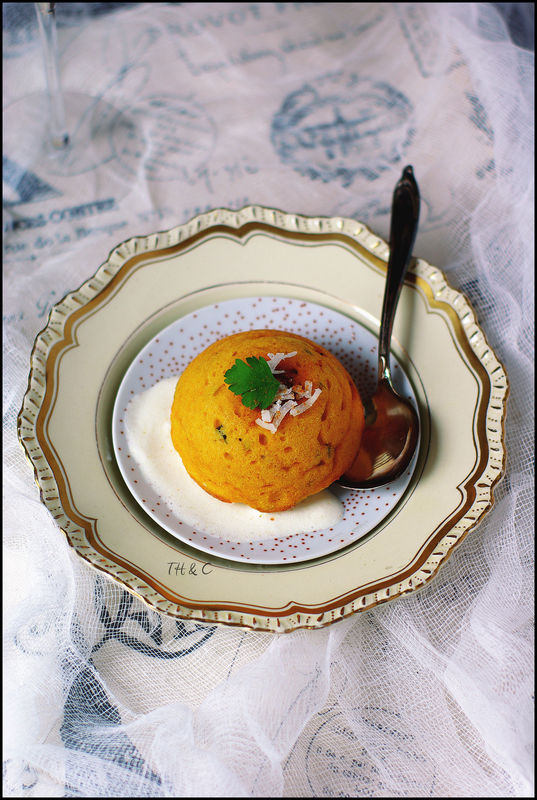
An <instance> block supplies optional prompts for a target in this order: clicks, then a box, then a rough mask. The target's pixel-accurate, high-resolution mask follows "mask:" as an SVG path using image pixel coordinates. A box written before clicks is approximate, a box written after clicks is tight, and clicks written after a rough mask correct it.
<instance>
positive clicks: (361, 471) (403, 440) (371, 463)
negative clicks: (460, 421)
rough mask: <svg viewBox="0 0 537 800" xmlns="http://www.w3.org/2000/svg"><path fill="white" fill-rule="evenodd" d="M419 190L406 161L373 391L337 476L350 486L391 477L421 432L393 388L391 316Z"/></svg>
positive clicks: (411, 236) (396, 203) (399, 186)
mask: <svg viewBox="0 0 537 800" xmlns="http://www.w3.org/2000/svg"><path fill="white" fill-rule="evenodd" d="M419 207H420V196H419V190H418V185H417V183H416V180H415V178H414V172H413V170H412V167H411V166H408V167H405V169H404V170H403V174H402V176H401V178H400V180H399V181H398V183H397V185H396V187H395V190H394V194H393V203H392V217H391V229H390V255H389V259H388V269H387V275H386V288H385V291H384V300H383V305H382V315H381V323H380V333H379V369H378V381H377V386H376V389H375V392H374V394H373V395H372V396H371V397H369V398H366V399H365V401H364V414H365V427H364V432H363V434H362V441H361V443H360V450H359V451H358V454H357V456H356V458H355V460H354V463H353V464H352V465H351V467H350V468H349V469H348V470H347V472H346V473H345V474H344V475H343V476H342V477H341V478H340V479H339V480H338V481H337V483H338V484H339V485H340V486H343V487H344V488H346V489H370V488H373V487H375V486H383V485H385V484H387V483H391V482H392V481H393V480H395V479H396V478H397V477H399V476H400V475H401V474H402V473H403V472H404V471H405V469H406V468H407V466H408V464H409V463H410V461H411V459H412V456H413V455H414V451H415V449H416V444H417V442H418V434H419V419H418V415H417V413H416V411H415V409H414V407H413V406H412V405H411V403H409V402H408V401H407V400H405V399H404V398H402V397H401V396H400V395H399V394H397V392H396V391H395V389H394V387H393V383H392V378H391V371H390V342H391V336H392V328H393V320H394V317H395V311H396V308H397V303H398V301H399V295H400V293H401V287H402V285H403V281H404V279H405V275H406V272H407V269H408V265H409V262H410V258H411V255H412V248H413V246H414V241H415V239H416V232H417V229H418V219H419Z"/></svg>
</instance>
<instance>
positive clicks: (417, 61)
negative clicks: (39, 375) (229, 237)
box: [3, 3, 534, 797]
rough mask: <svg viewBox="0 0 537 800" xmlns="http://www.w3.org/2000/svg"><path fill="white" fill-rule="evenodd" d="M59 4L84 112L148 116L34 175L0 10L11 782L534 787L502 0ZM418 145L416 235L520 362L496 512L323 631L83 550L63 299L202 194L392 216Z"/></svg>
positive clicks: (235, 204) (514, 178)
mask: <svg viewBox="0 0 537 800" xmlns="http://www.w3.org/2000/svg"><path fill="white" fill-rule="evenodd" d="M528 5H531V4H528ZM106 6H108V8H105V7H106ZM58 9H59V10H58V19H59V49H60V70H61V76H62V81H63V89H64V91H65V93H66V101H67V107H68V109H67V110H68V113H72V112H73V111H76V113H77V114H78V121H79V123H80V125H79V128H78V133H77V135H79V136H83V135H84V126H86V127H87V126H88V119H89V117H88V114H86V115H85V116H84V111H87V110H88V108H89V107H90V105H91V102H92V101H91V97H93V98H94V106H93V108H94V110H95V109H96V113H98V115H101V116H100V119H101V121H102V119H103V115H104V116H106V113H107V109H108V110H110V108H112V109H119V110H121V111H123V113H124V114H125V117H126V119H127V120H130V123H129V122H127V124H126V125H125V126H124V127H122V126H116V128H115V129H114V131H115V132H114V135H113V136H112V137H111V138H110V139H109V140H108V141H104V142H103V143H102V149H101V150H100V151H99V152H98V156H99V157H98V159H97V160H95V159H94V160H93V161H92V160H91V158H90V156H89V151H85V150H84V149H82V151H81V152H79V153H78V154H77V155H76V158H74V159H73V161H72V162H71V163H70V164H69V167H68V169H67V170H66V174H64V175H56V176H55V177H53V178H50V176H48V175H47V174H45V172H39V170H38V169H37V168H36V167H35V162H34V158H35V152H36V146H37V145H36V141H38V140H39V135H40V133H39V131H40V128H39V126H40V124H41V123H42V121H43V116H42V112H41V111H40V110H39V109H41V106H40V105H39V98H41V99H42V98H43V94H44V73H43V64H42V56H41V52H40V46H39V41H38V38H37V27H36V21H35V10H34V9H33V4H31V3H7V4H4V6H3V10H4V56H3V67H4V101H3V102H4V139H5V150H4V182H3V189H4V216H3V227H4V244H5V250H4V422H3V431H4V487H5V488H4V531H5V533H4V565H5V566H4V583H5V593H4V600H5V617H4V623H5V625H4V667H5V669H4V676H5V677H4V681H5V684H4V687H5V691H4V708H5V712H4V733H5V736H4V794H5V796H12V797H49V796H50V797H61V796H89V797H96V796H107V797H123V796H130V797H167V796H169V797H173V796H175V797H190V796H192V797H209V796H212V797H228V796H229V797H249V796H252V797H278V796H285V797H332V796H352V797H362V796H363V797H423V796H432V797H504V796H513V797H526V796H527V797H529V796H532V795H533V788H534V787H533V638H532V630H533V629H532V619H533V617H532V614H533V575H534V572H533V533H532V528H533V524H532V523H533V519H534V507H533V488H534V481H533V475H534V473H533V369H534V368H533V364H534V361H533V357H534V356H533V354H534V341H533V331H534V303H533V296H534V286H533V238H534V236H533V233H534V231H533V222H534V217H533V200H534V179H533V175H534V163H533V89H534V83H533V81H534V57H533V53H532V52H530V51H529V50H525V49H522V48H521V47H518V46H516V45H515V44H514V43H513V41H512V40H511V39H510V37H509V34H508V32H507V30H506V27H505V25H504V23H503V22H502V19H501V17H500V16H499V14H498V12H497V11H496V10H495V9H494V8H493V7H492V6H491V5H489V4H486V3H460V4H451V3H437V4H420V3H417V4H414V3H401V4H388V3H372V4H368V3H262V4H257V3H154V4H153V3H139V4H138V3H111V4H101V3H80V4H77V3H73V4H71V3H65V4H64V3H60V4H58ZM75 93H77V94H76V95H75ZM88 95H89V96H90V97H89V98H88ZM27 96H31V97H32V98H33V101H32V102H31V103H30V106H31V107H32V108H33V114H34V116H31V113H30V116H28V113H29V111H28V106H27V105H25V103H24V101H23V100H24V98H25V97H27ZM97 98H98V101H97ZM97 103H98V104H99V105H97ZM300 114H302V115H303V116H300ZM308 114H309V115H311V128H308V126H307V125H303V126H302V128H301V124H302V123H300V120H302V119H303V117H304V118H305V117H306V116H307V115H308ZM338 115H339V117H338ZM349 120H351V121H350V122H349ZM327 122H329V123H330V124H331V129H330V130H331V131H332V133H333V136H332V137H329V136H326V135H323V134H322V131H323V124H324V123H327ZM308 137H309V138H308ZM75 143H76V137H75ZM407 163H409V164H412V165H413V166H414V170H415V174H416V177H417V180H418V183H419V186H420V190H421V194H422V213H421V222H420V232H419V235H418V238H417V242H416V245H415V250H414V252H415V253H416V255H418V256H421V257H422V258H425V259H426V260H428V261H430V262H431V263H432V264H434V265H435V266H438V267H439V268H441V269H442V270H444V271H445V272H446V273H447V276H448V280H449V281H450V282H451V283H452V284H453V285H454V286H455V287H456V288H457V289H460V290H461V291H463V292H465V293H466V295H467V296H468V297H469V298H470V300H471V301H472V302H473V304H474V306H475V309H476V312H477V316H478V319H479V321H480V323H481V325H482V326H483V328H484V331H485V334H486V336H487V338H488V340H489V342H490V344H491V345H492V347H493V348H494V350H495V352H496V354H497V355H498V357H499V358H500V359H501V361H502V362H503V363H504V364H505V367H506V370H507V373H508V377H509V381H510V386H511V391H510V398H509V403H508V414H507V420H506V442H507V466H506V475H505V477H504V478H503V480H502V481H501V482H500V484H499V485H498V486H497V488H496V490H495V505H494V508H493V509H492V511H491V512H490V513H489V514H488V515H487V517H486V518H485V519H484V520H483V521H482V523H481V524H480V525H479V526H478V527H477V528H476V529H475V530H474V531H473V532H472V533H471V534H470V535H468V537H467V538H466V539H465V540H464V542H463V543H462V544H461V546H460V547H459V548H457V549H456V551H455V552H454V553H453V555H452V556H451V557H450V559H449V560H448V561H447V563H446V564H445V565H444V566H443V568H442V569H441V571H440V573H439V575H438V576H437V577H436V578H435V579H434V580H433V581H432V582H431V584H430V585H428V586H426V587H425V588H423V589H422V590H421V591H419V592H418V593H415V594H412V595H410V596H406V597H404V598H400V599H397V600H395V601H393V602H390V603H388V604H384V605H381V606H379V607H376V608H374V609H373V610H371V611H368V612H366V613H362V614H358V615H355V616H354V617H352V618H350V619H347V620H344V621H341V622H339V623H337V624H336V625H332V626H330V627H328V628H326V629H323V630H319V631H298V632H295V633H293V634H289V635H280V636H278V635H270V634H265V633H261V632H254V631H247V630H238V629H233V628H226V627H225V626H214V625H203V624H196V623H192V622H184V623H183V622H180V621H179V622H175V621H173V620H171V619H169V618H167V617H164V616H161V615H159V614H158V613H156V612H155V613H153V612H149V611H147V608H146V606H145V605H143V604H142V603H141V602H140V601H139V600H138V599H136V598H134V597H133V596H131V595H129V594H127V593H126V592H124V591H123V590H122V589H121V588H120V587H119V586H118V585H117V584H116V583H114V581H112V580H111V579H108V578H107V577H106V576H104V575H99V574H97V573H96V571H94V570H93V569H92V568H90V567H89V566H87V565H86V564H85V563H84V562H83V561H82V560H81V559H80V558H79V557H77V556H76V555H75V554H74V553H73V552H72V551H71V549H70V548H69V546H68V545H67V543H66V540H65V538H64V536H63V534H62V533H61V532H60V530H59V529H58V528H57V527H56V525H55V524H54V522H53V520H52V519H51V517H50V515H49V513H48V512H47V510H46V509H45V507H44V506H43V505H42V504H41V503H40V500H39V493H38V490H37V488H36V486H35V485H34V483H33V477H32V469H31V467H30V465H29V464H28V463H27V461H26V460H25V457H24V454H23V451H22V448H21V446H20V444H19V443H18V441H17V437H16V417H17V413H18V411H19V409H20V406H21V402H22V398H23V395H24V392H25V390H26V383H27V377H28V372H29V366H30V364H29V354H30V350H31V347H32V343H33V340H34V338H35V336H36V334H37V333H38V332H39V331H40V330H41V329H42V328H43V327H44V325H45V324H46V319H47V314H48V311H49V310H50V307H51V305H52V304H53V303H55V302H57V301H59V300H60V299H61V298H62V297H63V296H64V295H65V294H66V293H67V292H68V291H71V290H72V289H74V288H76V287H77V286H79V285H80V284H81V283H82V282H83V281H85V280H86V279H87V278H88V277H89V276H90V275H92V274H93V273H94V272H95V271H96V269H97V268H98V266H99V265H100V264H101V263H102V262H103V261H104V260H105V259H106V257H107V255H108V253H109V251H110V250H111V249H112V247H114V246H115V245H116V244H118V243H119V242H120V241H123V240H124V239H127V238H129V237H130V236H134V235H143V234H146V233H150V232H152V231H155V230H164V229H166V228H171V227H173V226H174V225H176V224H179V223H182V222H185V221H186V220H188V219H189V218H191V217H192V216H194V215H195V214H197V213H199V212H201V211H204V210H206V209H209V208H211V207H221V206H226V207H231V208H240V207H242V206H243V205H246V204H249V203H256V204H261V205H267V206H270V207H275V208H281V209H285V210H287V211H292V212H296V213H301V214H306V215H323V216H330V215H336V214H337V215H342V216H348V217H354V218H357V219H359V220H361V221H363V222H365V223H366V224H368V225H369V226H370V227H371V228H372V229H373V230H374V231H375V232H376V233H378V234H379V235H381V236H383V237H384V238H388V235H389V211H390V203H391V195H392V191H393V187H394V185H395V183H396V181H397V179H398V178H399V176H400V173H401V170H402V168H403V167H404V166H405V165H406V164H407ZM34 170H35V171H34ZM97 201H98V202H97ZM252 277H255V266H253V267H252Z"/></svg>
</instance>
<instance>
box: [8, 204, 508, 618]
mask: <svg viewBox="0 0 537 800" xmlns="http://www.w3.org/2000/svg"><path fill="white" fill-rule="evenodd" d="M258 233H268V234H270V235H271V236H275V237H279V238H282V239H284V240H287V241H296V242H299V241H303V242H304V241H305V242H307V243H308V244H311V243H312V241H314V242H319V243H323V242H329V243H334V242H337V243H339V244H340V245H342V246H343V247H345V248H347V249H349V250H350V251H352V252H355V253H357V254H358V255H359V256H360V257H361V259H362V261H365V262H366V263H367V264H368V265H369V266H370V267H371V268H372V269H374V270H377V271H379V272H383V271H385V270H386V260H387V254H388V246H387V244H386V243H385V242H384V241H383V240H382V239H380V238H379V237H377V236H376V235H375V234H373V233H372V232H371V231H370V230H369V229H368V228H367V227H366V226H365V225H363V224H362V223H357V222H356V221H354V220H350V219H345V218H320V217H316V218H309V217H303V216H298V215H289V214H285V213H284V212H281V211H278V210H276V209H267V208H263V207H261V206H246V207H245V208H243V209H241V210H240V211H236V212H234V211H229V210H227V209H215V210H214V211H211V212H208V213H206V214H201V215H199V216H198V217H195V218H194V219H192V220H191V221H190V222H188V223H186V224H185V225H181V226H178V227H176V228H172V229H171V230H169V231H163V232H160V233H157V234H153V235H150V236H147V237H141V238H138V237H135V238H133V239H130V240H127V241H126V242H123V243H122V244H121V245H119V246H118V247H116V248H114V250H112V251H111V253H110V255H109V257H108V259H107V261H106V262H105V263H104V264H103V265H102V266H101V267H99V269H98V270H97V272H96V273H95V274H94V275H93V276H92V277H91V278H90V279H89V280H88V281H86V282H85V283H84V284H82V286H80V288H79V289H77V290H76V291H74V292H71V293H69V294H67V295H66V296H65V297H64V298H63V299H62V300H61V301H60V302H59V303H57V304H56V305H55V306H54V307H53V308H52V310H51V312H50V314H49V318H48V322H47V325H46V327H45V328H44V329H43V331H41V333H40V334H38V336H37V337H36V340H35V343H34V347H33V350H32V354H31V369H30V375H29V380H28V389H27V392H26V394H25V397H24V400H23V404H22V407H21V411H20V413H19V417H18V421H17V428H18V435H19V439H20V441H21V443H22V445H23V447H24V449H25V451H26V454H27V456H28V458H29V460H30V462H31V463H32V465H33V469H34V477H35V480H36V483H37V485H38V487H39V490H40V494H41V499H42V502H43V503H44V504H45V505H46V507H47V508H48V509H49V511H50V512H51V514H52V515H53V517H54V519H55V520H56V521H57V523H58V525H59V526H60V527H61V529H62V530H63V531H64V533H65V535H66V537H67V540H68V542H69V544H70V545H71V546H73V547H74V549H75V550H76V551H77V553H78V554H79V555H80V556H81V557H82V558H84V559H85V560H86V561H87V562H88V563H90V564H92V565H93V566H94V567H96V568H97V569H100V570H102V571H104V572H106V573H107V574H109V575H111V576H112V577H114V578H115V579H116V580H117V581H118V582H119V583H121V584H122V585H123V586H124V587H125V588H126V589H128V590H129V591H131V592H133V593H134V594H136V595H137V596H138V597H140V598H141V599H142V600H144V602H145V603H147V604H148V605H149V606H150V607H151V608H155V609H157V610H159V611H162V612H164V613H167V614H169V615H171V616H176V617H180V618H191V619H197V620H201V621H205V622H223V623H225V624H227V625H238V626H241V627H249V628H253V629H257V630H267V631H273V632H275V631H280V632H286V631H290V630H296V629H297V628H304V627H306V628H310V627H313V628H317V627H324V626H325V625H328V624H331V623H333V622H334V621H337V620H338V619H342V618H344V617H346V616H348V615H350V614H353V613H356V612H358V611H363V610H366V609H369V608H372V607H373V606H375V605H378V604H379V603H382V602H387V601H388V600H391V599H393V598H394V597H398V596H401V595H402V594H406V593H408V592H411V591H415V590H416V589H417V588H420V587H421V586H423V585H425V584H426V583H428V582H429V581H430V580H432V578H433V577H434V576H435V575H436V573H437V571H438V569H439V568H440V566H441V564H442V563H443V562H444V561H445V560H446V559H447V558H448V557H449V555H451V553H452V551H453V548H454V546H455V545H456V544H458V543H459V542H460V541H462V540H463V538H464V537H465V536H466V535H467V534H468V533H469V532H470V531H471V530H472V529H473V528H475V526H476V525H477V524H478V522H479V521H480V520H481V519H482V517H483V516H484V514H485V513H487V511H488V510H489V509H490V508H491V507H492V505H493V502H494V498H493V489H494V487H495V485H496V483H497V482H498V480H499V479H500V477H501V475H502V474H503V471H504V467H505V445H504V439H505V431H504V421H505V411H506V400H507V395H508V389H509V387H508V380H507V375H506V373H505V370H504V368H503V366H502V364H501V363H500V362H499V361H498V359H497V358H496V356H495V354H494V353H493V351H492V348H491V347H490V345H489V344H488V342H487V340H486V338H485V336H484V334H483V331H482V330H481V328H480V326H479V325H478V323H477V320H476V317H475V314H474V312H473V309H472V307H471V305H470V303H469V302H468V301H467V300H466V298H465V297H464V296H463V295H462V293H460V292H458V291H456V290H454V289H453V288H452V287H451V286H449V284H448V282H447V280H446V278H445V276H444V275H443V273H442V272H441V271H440V270H438V269H436V268H435V267H432V266H430V265H429V264H427V263H426V262H424V261H422V260H417V261H415V262H414V263H413V264H412V265H411V268H410V270H409V273H408V277H407V283H408V284H409V285H411V286H413V287H414V288H415V290H416V291H418V292H420V293H421V294H422V296H423V297H424V299H425V301H426V305H427V308H428V310H429V311H430V312H432V313H440V314H441V315H442V316H443V317H444V319H446V320H447V322H448V324H449V328H450V332H451V335H452V338H453V341H454V343H455V345H456V346H457V347H458V349H459V352H460V353H461V355H462V356H463V357H464V358H465V359H466V361H467V363H468V365H469V366H470V368H471V370H472V371H473V373H474V374H475V375H476V379H477V380H478V384H479V386H480V389H481V391H480V396H479V402H478V407H477V408H476V422H475V435H477V443H476V449H477V452H478V454H479V458H478V460H477V461H476V464H475V466H474V469H473V470H472V472H471V473H470V474H469V475H468V476H467V478H466V480H465V482H464V484H463V485H462V486H461V496H462V499H461V504H460V506H459V508H457V509H455V510H454V511H453V512H452V513H450V515H449V517H448V518H447V519H446V520H444V521H443V523H442V524H441V525H439V526H438V527H437V529H436V531H434V532H433V533H432V534H431V536H430V537H429V539H428V541H427V543H426V545H425V546H424V547H423V548H422V550H421V552H420V553H419V554H416V556H415V557H414V559H413V561H412V562H411V563H409V564H408V565H407V566H406V567H405V568H404V569H403V570H399V571H398V572H396V573H394V574H393V575H392V576H389V577H387V578H385V579H384V580H382V581H378V582H376V583H374V584H372V585H368V586H362V587H357V588H356V589H354V590H353V591H351V592H348V593H347V594H345V595H341V596H339V597H334V598H332V599H331V600H329V601H326V602H324V603H322V604H321V605H319V606H307V607H306V606H302V605H300V604H299V603H289V604H288V605H286V606H285V607H282V608H278V609H266V608H257V607H254V606H247V605H244V604H242V605H239V604H233V603H218V602H213V603H205V604H204V608H198V607H197V605H198V604H196V603H193V602H191V601H189V599H188V598H186V597H182V596H181V595H179V594H176V593H173V592H171V591H170V590H169V587H165V586H163V585H162V584H161V583H160V582H159V581H157V580H155V578H153V577H152V576H150V575H147V574H146V573H145V572H144V571H143V570H142V569H141V568H140V567H138V566H136V565H134V564H131V563H128V562H127V561H125V560H124V559H122V558H120V557H119V556H118V555H117V554H115V553H112V552H111V551H110V550H109V549H108V548H107V547H106V545H104V544H103V542H102V541H101V540H100V539H99V535H98V525H97V522H98V521H97V520H96V519H93V518H88V517H85V516H84V515H82V514H80V512H78V511H77V510H76V508H75V507H74V504H73V503H72V502H71V500H70V497H71V493H70V491H69V489H68V479H67V476H66V475H65V471H64V470H63V468H62V466H61V462H60V459H59V458H58V456H57V454H56V453H55V452H54V447H53V445H52V443H51V442H50V440H49V438H48V432H47V429H46V423H47V421H48V418H49V417H50V414H51V411H52V408H53V406H54V398H55V391H56V384H55V374H56V372H57V368H58V363H59V360H60V357H61V355H62V354H63V353H64V352H66V351H67V350H68V349H70V347H72V346H73V345H75V344H76V326H77V323H78V322H79V321H80V320H82V319H85V318H87V317H88V316H89V315H90V314H92V313H94V312H95V311H97V310H98V309H101V308H102V307H103V306H104V305H105V304H106V303H107V302H109V300H110V299H111V298H112V297H113V296H114V295H115V294H116V292H118V291H119V290H120V289H121V287H122V285H123V284H124V282H125V281H126V280H127V279H128V278H129V277H130V276H131V275H132V274H133V272H134V271H135V270H136V269H138V268H139V267H140V266H141V265H142V264H144V263H146V262H147V261H154V260H161V259H163V258H168V257H170V256H171V255H177V254H179V253H181V252H185V251H187V250H190V249H192V248H194V247H197V246H199V245H201V244H202V243H203V242H205V241H207V240H208V239H209V238H212V237H215V236H224V237H227V236H229V237H232V238H233V239H235V240H237V239H238V240H239V241H243V242H244V241H246V240H247V239H248V238H249V237H250V236H251V235H255V234H258Z"/></svg>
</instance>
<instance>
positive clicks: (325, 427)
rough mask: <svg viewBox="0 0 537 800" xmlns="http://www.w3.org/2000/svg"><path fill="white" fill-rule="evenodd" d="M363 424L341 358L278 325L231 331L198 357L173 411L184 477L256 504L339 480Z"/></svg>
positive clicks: (269, 505) (270, 504)
mask: <svg viewBox="0 0 537 800" xmlns="http://www.w3.org/2000/svg"><path fill="white" fill-rule="evenodd" d="M261 362H263V363H261ZM363 427H364V411H363V406H362V402H361V400H360V396H359V394H358V390H357V389H356V387H355V385H354V383H353V380H352V378H351V377H350V375H349V374H348V372H347V370H346V369H345V368H344V367H343V365H342V364H341V363H340V362H339V361H338V359H337V358H336V357H335V356H334V355H332V353H330V352H329V351H328V350H326V349H325V348H324V347H321V346H320V345H318V344H315V343H314V342H312V341H310V340H309V339H306V338H305V337H303V336H298V335H296V334H292V333H287V332H284V331H274V330H254V331H245V332H243V333H237V334H234V335H232V336H227V337H225V338H224V339H220V340H219V341H217V342H214V343H213V344H212V345H210V346H209V347H208V348H207V349H206V350H204V351H203V352H202V353H200V354H199V355H197V356H196V358H194V359H193V361H191V362H190V364H189V365H188V366H187V367H186V369H185V370H184V372H183V373H182V375H181V376H180V378H179V380H178V382H177V387H176V389H175V394H174V400H173V405H172V410H171V433H172V441H173V445H174V447H175V449H176V450H177V452H178V453H179V455H180V456H181V459H182V461H183V464H184V466H185V468H186V470H187V471H188V473H189V474H190V476H191V477H192V478H193V479H194V480H195V481H196V482H197V483H198V484H199V485H200V486H201V487H202V488H203V489H205V491H207V492H209V494H211V495H213V496H214V497H217V498H218V499H220V500H223V501H225V502H228V503H244V504H246V505H248V506H251V507H253V508H256V509H258V510H260V511H284V510H286V509H288V508H292V507H293V506H295V505H296V504H297V503H299V502H300V501H301V500H304V499H305V498H306V497H309V496H311V495H313V494H316V493H317V492H320V491H321V490H322V489H325V488H326V487H327V486H329V485H330V484H331V483H332V482H333V481H334V480H336V479H337V478H339V477H340V476H341V475H342V474H343V473H344V472H345V471H346V470H347V469H348V468H349V467H350V465H351V463H352V462H353V460H354V457H355V456H356V453H357V452H358V449H359V446H360V440H361V437H362V431H363Z"/></svg>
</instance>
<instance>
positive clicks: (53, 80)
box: [35, 3, 69, 150]
mask: <svg viewBox="0 0 537 800" xmlns="http://www.w3.org/2000/svg"><path fill="white" fill-rule="evenodd" d="M35 8H36V12H37V24H38V26H39V35H40V37H41V46H42V50H43V58H44V62H45V76H46V82H47V95H48V106H49V124H50V142H51V144H52V147H53V148H54V149H55V150H62V149H63V148H65V147H67V145H68V144H69V134H68V132H67V128H66V125H65V109H64V105H63V94H62V88H61V83H60V69H59V64H58V38H57V32H56V3H35Z"/></svg>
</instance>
